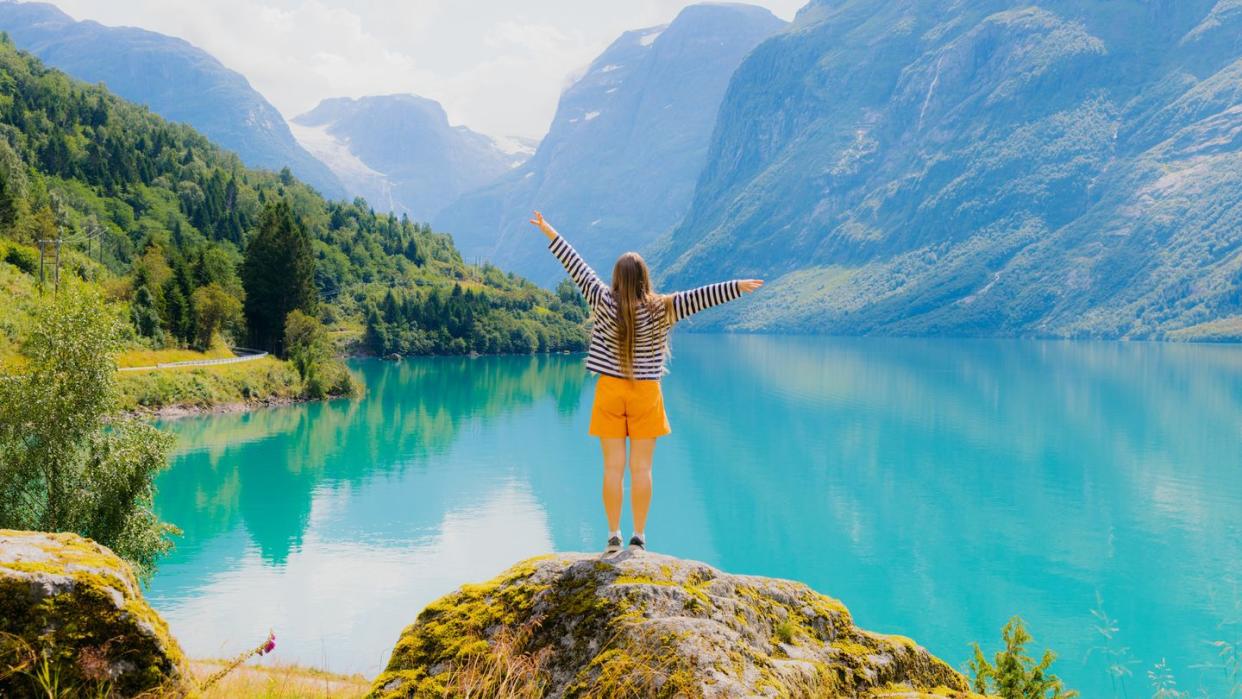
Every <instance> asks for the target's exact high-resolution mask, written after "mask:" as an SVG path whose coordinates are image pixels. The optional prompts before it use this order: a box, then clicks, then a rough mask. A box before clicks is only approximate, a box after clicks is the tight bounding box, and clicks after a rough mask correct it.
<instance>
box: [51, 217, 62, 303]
mask: <svg viewBox="0 0 1242 699" xmlns="http://www.w3.org/2000/svg"><path fill="white" fill-rule="evenodd" d="M64 235H65V233H64V229H63V228H59V227H58V229H57V231H56V286H55V287H54V289H53V291H52V295H53V296H55V295H57V294H59V293H60V241H61V240H62V239H63V238H64Z"/></svg>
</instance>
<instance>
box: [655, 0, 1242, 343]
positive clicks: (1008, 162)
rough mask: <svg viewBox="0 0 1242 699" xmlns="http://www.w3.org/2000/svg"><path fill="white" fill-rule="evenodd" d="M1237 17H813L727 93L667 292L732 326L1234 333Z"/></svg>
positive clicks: (752, 63)
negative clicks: (738, 288)
mask: <svg viewBox="0 0 1242 699" xmlns="http://www.w3.org/2000/svg"><path fill="white" fill-rule="evenodd" d="M1240 76H1242V12H1240V11H1239V9H1238V7H1237V5H1236V3H1233V2H1229V1H1227V0H1224V1H1222V0H1190V1H1188V2H1111V1H1097V0H1073V1H1057V0H1049V1H1036V2H1026V1H1024V2H1008V1H996V2H993V1H988V2H975V3H968V4H963V3H956V2H891V3H878V2H870V1H868V0H848V1H845V2H836V1H835V0H834V1H828V0H822V1H821V0H817V1H815V2H811V3H809V4H808V5H807V6H806V7H805V8H803V9H802V10H801V11H800V12H799V13H798V17H797V19H796V20H795V22H794V24H793V26H791V27H790V28H789V30H787V31H785V32H782V33H781V34H779V35H777V36H775V37H773V38H771V39H769V40H768V41H766V42H764V43H763V44H761V45H760V46H759V47H757V48H756V49H755V50H754V51H752V52H751V53H750V54H749V55H748V56H747V57H746V59H745V60H744V61H743V62H742V64H741V65H740V66H739V67H738V69H737V71H736V72H735V73H734V74H733V76H732V79H731V81H730V85H729V88H728V90H727V92H726V94H725V96H724V100H723V102H722V105H721V108H720V112H719V115H718V117H717V119H716V125H715V129H714V133H713V136H712V142H711V146H710V153H709V155H708V157H707V161H706V164H705V165H704V167H703V170H702V173H701V175H700V176H699V179H698V184H697V186H696V189H695V194H694V198H693V203H692V204H691V206H690V210H689V213H688V214H687V215H686V216H685V218H684V219H683V220H682V221H681V222H680V223H679V224H678V225H677V226H676V227H675V228H674V229H673V230H672V231H671V232H670V233H668V235H666V236H664V237H663V238H662V239H661V240H659V241H658V242H656V243H654V244H653V245H652V246H651V247H650V251H651V252H652V253H653V257H654V258H655V260H654V265H655V267H656V268H657V269H661V270H663V274H664V277H663V282H664V283H665V284H666V285H669V286H672V287H679V286H684V285H687V284H693V283H696V282H699V281H702V280H705V279H707V278H709V277H711V278H715V277H718V276H721V275H725V276H730V275H731V276H753V275H758V274H766V275H769V276H770V277H772V278H773V279H774V283H773V284H772V285H771V287H770V289H769V293H766V294H765V295H763V296H762V297H755V298H754V299H753V300H751V301H749V302H746V303H743V304H738V305H736V306H734V307H730V308H727V309H725V310H724V311H722V312H721V313H718V314H715V315H713V316H712V317H711V318H710V320H709V319H704V321H705V322H706V323H707V324H709V325H711V326H713V327H717V328H729V329H734V330H751V331H755V330H769V331H794V332H804V331H810V332H824V333H835V334H842V333H844V334H895V335H929V334H930V335H1027V336H1029V335H1035V336H1052V337H1110V338H1204V339H1221V338H1236V337H1239V335H1240V334H1242V251H1240V250H1239V243H1240V242H1242V238H1240V236H1242V226H1239V225H1238V222H1239V221H1240V220H1242V208H1239V207H1242V141H1240V140H1239V134H1240V133H1242V130H1240V128H1239V124H1242V121H1240V120H1242V112H1240V111H1239V86H1240V85H1242V77H1240Z"/></svg>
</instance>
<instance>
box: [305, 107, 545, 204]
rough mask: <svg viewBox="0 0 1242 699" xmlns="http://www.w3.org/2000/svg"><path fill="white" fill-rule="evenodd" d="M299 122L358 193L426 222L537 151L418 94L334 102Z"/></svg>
mask: <svg viewBox="0 0 1242 699" xmlns="http://www.w3.org/2000/svg"><path fill="white" fill-rule="evenodd" d="M292 126H293V131H294V135H296V136H297V138H298V140H299V141H301V142H302V144H303V145H304V146H306V147H307V148H308V149H309V150H310V151H311V152H312V153H314V154H315V155H316V156H318V157H319V159H320V160H322V161H323V162H324V163H327V165H328V167H330V168H331V169H332V171H333V172H334V173H335V174H336V175H337V177H338V178H340V180H341V181H342V182H343V183H344V184H345V187H346V189H347V190H349V193H350V194H353V195H357V196H362V197H365V198H366V199H367V201H369V202H370V203H371V204H372V205H373V206H375V207H376V208H377V209H379V210H382V211H394V212H396V213H404V214H409V215H410V216H412V217H415V218H418V219H421V220H428V219H430V218H431V217H432V216H434V215H435V214H437V213H439V212H440V210H441V209H443V208H444V206H445V205H447V204H449V203H450V202H452V201H453V200H455V199H457V197H459V196H460V195H461V194H462V193H463V192H465V191H468V190H472V189H475V188H477V187H481V186H483V185H484V184H487V183H489V182H491V181H492V180H495V179H496V178H497V177H499V176H500V175H502V174H504V173H506V172H508V171H509V170H511V169H513V168H514V167H516V166H518V165H520V164H522V162H523V161H525V160H526V158H527V157H529V155H530V151H529V150H526V148H525V147H524V146H523V145H522V144H520V143H518V144H504V145H503V146H502V144H499V143H497V142H496V141H493V140H492V139H491V138H488V137H487V136H484V135H483V134H480V133H476V132H474V131H471V130H470V129H468V128H466V127H464V126H449V122H448V116H447V115H446V114H445V113H444V108H443V107H441V106H440V103H439V102H436V101H434V100H429V99H426V98H423V97H418V96H416V95H383V96H377V97H363V98H362V99H348V98H334V99H327V100H324V101H322V102H320V103H319V105H318V106H316V107H315V108H314V109H312V110H311V111H309V112H307V113H305V114H302V115H300V116H297V117H294V118H293V120H292Z"/></svg>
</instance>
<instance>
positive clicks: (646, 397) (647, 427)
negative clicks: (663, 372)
mask: <svg viewBox="0 0 1242 699" xmlns="http://www.w3.org/2000/svg"><path fill="white" fill-rule="evenodd" d="M588 431H589V432H590V433H591V434H593V435H595V436H596V437H631V438H637V439H654V438H656V437H663V436H664V435H666V434H668V433H669V432H672V431H673V430H672V428H671V427H669V425H668V415H666V414H665V413H664V394H663V393H661V392H660V382H659V381H627V380H626V379H618V378H616V377H613V376H608V375H606V374H600V375H599V379H598V380H597V381H596V382H595V404H594V405H592V406H591V427H590V429H589V430H588Z"/></svg>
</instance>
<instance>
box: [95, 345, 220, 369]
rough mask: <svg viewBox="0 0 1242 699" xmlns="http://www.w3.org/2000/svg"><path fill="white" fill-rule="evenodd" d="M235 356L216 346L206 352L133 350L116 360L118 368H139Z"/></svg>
mask: <svg viewBox="0 0 1242 699" xmlns="http://www.w3.org/2000/svg"><path fill="white" fill-rule="evenodd" d="M233 356H235V355H234V354H233V351H232V350H230V349H229V348H228V347H224V346H216V347H212V348H211V349H209V350H207V351H206V352H199V351H197V350H191V349H160V350H153V349H132V350H127V351H125V352H122V353H121V354H120V355H119V356H117V358H116V363H117V366H119V367H122V368H125V367H139V366H155V365H156V364H169V363H171V362H192V361H196V360H199V359H227V358H229V357H233Z"/></svg>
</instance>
